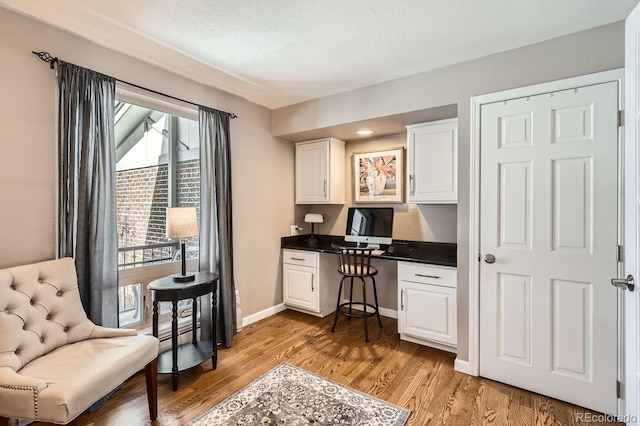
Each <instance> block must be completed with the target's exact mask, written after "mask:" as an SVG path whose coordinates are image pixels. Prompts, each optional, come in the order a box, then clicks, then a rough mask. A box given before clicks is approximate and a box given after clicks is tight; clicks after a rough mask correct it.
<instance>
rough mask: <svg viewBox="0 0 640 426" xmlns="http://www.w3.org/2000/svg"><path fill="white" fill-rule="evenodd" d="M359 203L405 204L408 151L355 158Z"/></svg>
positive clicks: (356, 192)
mask: <svg viewBox="0 0 640 426" xmlns="http://www.w3.org/2000/svg"><path fill="white" fill-rule="evenodd" d="M353 172H354V175H353V177H354V179H353V180H354V197H353V200H354V202H356V203H402V202H404V197H403V195H404V190H403V189H404V187H403V183H404V182H403V180H404V179H403V178H404V148H394V149H388V150H384V151H372V152H362V153H354V154H353Z"/></svg>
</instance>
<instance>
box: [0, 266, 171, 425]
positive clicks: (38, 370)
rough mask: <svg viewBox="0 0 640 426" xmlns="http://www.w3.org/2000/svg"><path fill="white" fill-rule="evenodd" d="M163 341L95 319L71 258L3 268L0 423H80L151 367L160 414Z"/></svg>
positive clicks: (150, 385)
mask: <svg viewBox="0 0 640 426" xmlns="http://www.w3.org/2000/svg"><path fill="white" fill-rule="evenodd" d="M157 356H158V339H156V338H155V337H152V336H138V335H137V333H136V332H135V330H125V329H111V328H104V327H100V326H97V325H95V324H94V323H93V322H91V321H90V320H89V319H88V318H87V316H86V314H85V312H84V309H83V307H82V303H81V301H80V293H79V291H78V284H77V277H76V269H75V265H74V262H73V259H71V258H64V259H57V260H52V261H47V262H40V263H35V264H31V265H25V266H18V267H14V268H8V269H2V270H0V425H6V424H7V423H8V421H9V418H18V419H32V420H39V421H44V422H51V423H58V424H67V423H72V424H73V423H75V418H76V417H77V416H79V415H80V414H82V412H83V411H85V410H86V409H87V408H88V407H90V406H91V405H92V404H93V403H94V402H96V401H98V400H99V399H100V398H102V397H103V396H105V395H107V394H108V393H109V392H111V391H112V390H113V389H115V388H116V387H118V386H119V385H120V384H121V383H122V382H124V381H125V380H127V379H128V378H129V377H130V376H132V375H133V374H135V373H136V372H138V371H139V370H141V369H142V368H144V369H145V374H146V381H147V398H148V402H149V414H150V417H151V420H152V421H153V420H155V419H156V417H157Z"/></svg>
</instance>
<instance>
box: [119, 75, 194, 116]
mask: <svg viewBox="0 0 640 426" xmlns="http://www.w3.org/2000/svg"><path fill="white" fill-rule="evenodd" d="M116 99H118V100H121V101H124V102H128V103H131V104H134V105H140V106H143V107H147V108H151V109H154V110H156V111H161V112H164V113H167V114H172V115H177V116H180V117H184V118H188V119H190V120H195V121H198V107H197V106H195V105H192V104H189V103H187V102H184V101H179V100H177V99H173V98H170V97H168V96H163V95H160V94H157V93H154V92H151V91H149V90H145V89H141V88H139V87H134V86H131V85H130V84H127V83H124V82H121V81H117V82H116Z"/></svg>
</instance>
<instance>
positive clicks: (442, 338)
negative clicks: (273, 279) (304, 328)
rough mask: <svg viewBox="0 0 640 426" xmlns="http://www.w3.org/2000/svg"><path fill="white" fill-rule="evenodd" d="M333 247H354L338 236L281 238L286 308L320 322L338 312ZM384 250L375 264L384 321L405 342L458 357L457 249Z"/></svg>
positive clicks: (418, 245)
mask: <svg viewBox="0 0 640 426" xmlns="http://www.w3.org/2000/svg"><path fill="white" fill-rule="evenodd" d="M332 244H335V245H339V246H344V245H349V244H350V243H346V242H345V241H344V237H343V236H336V235H316V236H315V238H314V239H312V238H311V237H310V236H309V235H296V236H290V237H283V238H282V240H281V244H280V247H281V248H282V276H283V299H284V303H285V305H287V307H289V308H291V309H294V310H298V311H301V312H305V313H308V314H311V315H316V316H319V317H324V316H326V315H329V314H331V313H333V312H335V308H336V304H337V303H336V302H337V300H338V287H339V283H340V279H341V276H340V275H339V274H338V272H337V268H338V264H337V256H334V255H333V254H334V253H337V250H336V249H335V248H333V247H332ZM380 249H381V250H383V253H382V254H379V255H373V256H372V263H373V265H374V266H375V267H376V269H377V270H378V275H377V276H376V282H377V283H378V285H377V288H378V297H379V299H380V306H381V308H380V313H381V315H386V316H390V317H394V318H398V332H399V333H400V337H401V338H402V339H404V340H408V341H412V342H415V343H420V344H424V345H427V346H432V347H436V348H439V349H444V350H448V351H452V352H455V350H456V334H457V333H456V331H457V330H456V328H457V325H456V323H457V318H456V280H457V279H456V277H457V275H456V265H457V246H456V244H451V243H433V242H422V241H405V240H393V243H392V244H390V245H381V247H380ZM390 261H393V262H390Z"/></svg>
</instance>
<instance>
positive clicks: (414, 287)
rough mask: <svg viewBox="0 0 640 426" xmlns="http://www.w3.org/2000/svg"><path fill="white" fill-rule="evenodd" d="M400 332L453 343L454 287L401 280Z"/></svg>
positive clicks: (454, 323) (454, 324) (449, 343)
mask: <svg viewBox="0 0 640 426" xmlns="http://www.w3.org/2000/svg"><path fill="white" fill-rule="evenodd" d="M398 285H399V289H400V315H399V323H398V326H399V331H400V333H402V334H407V335H409V336H413V337H416V338H420V339H426V340H432V341H436V342H440V343H445V344H448V345H453V346H455V345H456V334H457V327H456V289H455V288H449V287H439V286H434V285H425V284H416V283H408V282H404V281H401V282H399V283H398Z"/></svg>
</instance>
